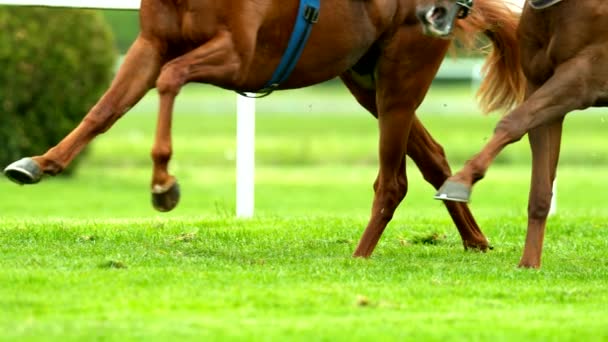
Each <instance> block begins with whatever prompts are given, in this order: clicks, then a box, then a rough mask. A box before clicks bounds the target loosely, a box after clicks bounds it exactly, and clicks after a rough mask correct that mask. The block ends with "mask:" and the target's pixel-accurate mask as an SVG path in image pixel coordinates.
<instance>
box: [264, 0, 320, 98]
mask: <svg viewBox="0 0 608 342" xmlns="http://www.w3.org/2000/svg"><path fill="white" fill-rule="evenodd" d="M320 2H321V0H300V7H299V9H298V16H297V17H296V22H295V25H294V27H293V31H292V33H291V38H289V43H288V44H287V49H286V50H285V53H284V54H283V58H281V62H280V63H279V66H278V67H277V69H276V70H275V71H274V74H273V75H272V77H271V78H270V81H268V82H267V83H266V85H264V88H262V89H261V90H259V91H258V94H259V97H264V96H267V95H269V94H270V93H272V92H273V91H274V90H275V89H277V88H278V87H279V85H280V84H281V83H283V82H285V80H287V78H289V76H290V75H291V73H292V71H293V69H294V68H295V67H296V64H297V63H298V60H299V59H300V56H301V55H302V51H303V50H304V47H305V46H306V42H307V41H308V37H309V36H310V32H311V31H312V26H313V24H315V23H316V22H317V20H319V9H320V7H321V4H320Z"/></svg>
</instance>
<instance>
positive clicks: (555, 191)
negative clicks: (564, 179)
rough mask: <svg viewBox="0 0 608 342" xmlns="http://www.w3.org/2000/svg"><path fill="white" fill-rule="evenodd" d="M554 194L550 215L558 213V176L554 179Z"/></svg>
mask: <svg viewBox="0 0 608 342" xmlns="http://www.w3.org/2000/svg"><path fill="white" fill-rule="evenodd" d="M552 192H553V195H552V196H551V208H550V209H549V216H551V215H555V214H556V213H557V177H555V180H553V191H552Z"/></svg>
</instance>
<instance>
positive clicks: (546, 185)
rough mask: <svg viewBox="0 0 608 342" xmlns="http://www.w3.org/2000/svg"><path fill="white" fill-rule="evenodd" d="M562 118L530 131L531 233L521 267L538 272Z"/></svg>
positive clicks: (529, 233) (529, 207)
mask: <svg viewBox="0 0 608 342" xmlns="http://www.w3.org/2000/svg"><path fill="white" fill-rule="evenodd" d="M562 125H563V118H562V119H561V120H556V121H554V122H552V123H549V124H546V125H542V126H539V127H537V128H535V129H532V130H530V132H529V133H528V138H529V141H530V148H531V150H532V179H531V182H530V183H531V185H530V194H529V198H528V231H527V233H526V243H525V247H524V252H523V255H522V257H521V260H520V262H519V266H520V267H525V268H539V267H540V265H541V254H542V249H543V240H544V237H545V227H546V224H547V216H548V215H549V211H550V209H551V197H552V196H553V194H552V187H553V181H554V180H555V174H556V168H557V162H558V160H559V150H560V143H561V135H562Z"/></svg>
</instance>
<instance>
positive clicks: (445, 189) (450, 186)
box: [435, 180, 471, 203]
mask: <svg viewBox="0 0 608 342" xmlns="http://www.w3.org/2000/svg"><path fill="white" fill-rule="evenodd" d="M470 198H471V188H470V187H469V186H467V185H464V184H462V183H457V182H454V181H449V180H448V181H446V182H445V183H443V185H442V186H441V188H439V190H438V191H437V193H436V194H435V199H438V200H442V201H453V202H465V203H466V202H468V201H469V199H470Z"/></svg>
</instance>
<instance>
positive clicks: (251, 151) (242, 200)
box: [236, 95, 255, 218]
mask: <svg viewBox="0 0 608 342" xmlns="http://www.w3.org/2000/svg"><path fill="white" fill-rule="evenodd" d="M236 121H237V122H236V216H237V217H239V218H251V217H253V209H254V200H255V191H254V187H255V185H254V182H255V99H253V98H248V97H245V96H241V95H237V99H236Z"/></svg>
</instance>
